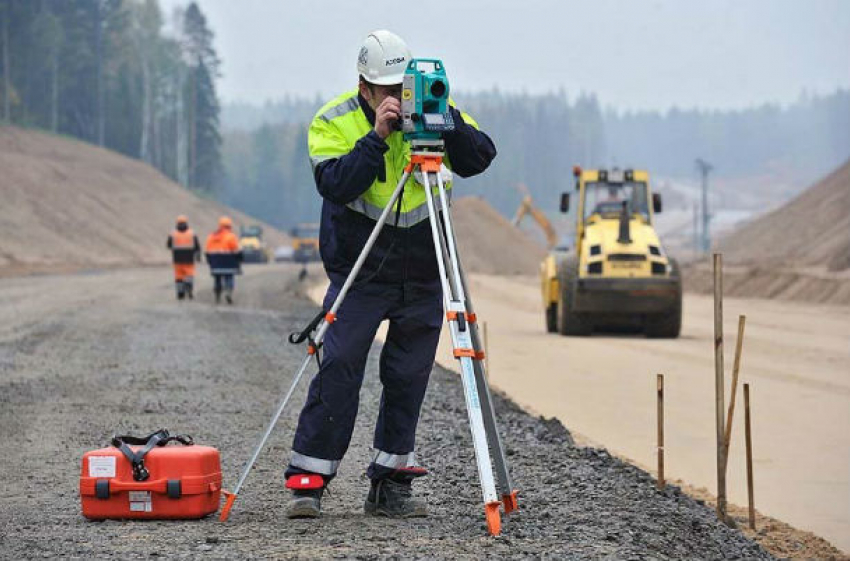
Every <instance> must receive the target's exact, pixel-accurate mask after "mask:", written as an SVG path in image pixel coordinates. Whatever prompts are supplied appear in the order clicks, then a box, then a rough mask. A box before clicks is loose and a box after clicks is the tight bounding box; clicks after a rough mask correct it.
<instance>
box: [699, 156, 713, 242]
mask: <svg viewBox="0 0 850 561" xmlns="http://www.w3.org/2000/svg"><path fill="white" fill-rule="evenodd" d="M696 165H697V169H699V172H700V175H701V176H702V251H703V252H704V253H708V252H709V251H710V250H711V234H710V232H709V225H708V222H709V219H710V216H709V212H708V172H710V171H711V170H712V169H713V166H712V165H711V164H709V163H708V162H706V161H705V160H703V159H702V158H697V160H696Z"/></svg>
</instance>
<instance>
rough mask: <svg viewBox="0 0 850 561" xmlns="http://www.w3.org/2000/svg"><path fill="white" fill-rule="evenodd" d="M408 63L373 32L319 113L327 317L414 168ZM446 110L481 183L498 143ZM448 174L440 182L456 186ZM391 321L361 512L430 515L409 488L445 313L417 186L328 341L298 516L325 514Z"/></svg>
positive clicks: (454, 157) (456, 151)
mask: <svg viewBox="0 0 850 561" xmlns="http://www.w3.org/2000/svg"><path fill="white" fill-rule="evenodd" d="M410 60H411V54H410V50H409V49H408V47H407V45H406V44H405V42H404V41H403V40H402V39H401V38H400V37H398V36H397V35H395V34H393V33H391V32H389V31H384V30H380V31H375V32H374V33H371V34H370V35H369V36H368V37H366V39H365V41H364V43H363V46H362V48H361V50H360V53H359V57H358V60H357V70H358V73H359V83H358V86H357V88H356V89H354V90H352V91H349V92H347V93H344V94H342V95H340V96H339V97H337V98H335V99H334V100H332V101H331V102H329V103H328V104H326V105H325V106H324V107H322V108H321V109H320V110H319V111H318V113H317V114H316V116H315V117H314V119H313V121H312V123H311V125H310V129H309V132H308V147H309V154H310V160H311V163H312V166H313V176H314V179H315V182H316V187H317V188H318V191H319V194H320V195H321V196H322V197H323V199H324V201H323V206H322V219H321V228H320V243H319V247H320V250H321V256H322V261H323V263H324V267H325V270H326V272H327V274H328V277H329V279H330V281H331V282H330V287H329V289H328V291H327V294H326V295H325V299H324V309H325V310H328V309H329V308H330V306H331V304H332V303H333V301H334V299H335V297H336V296H337V294H338V293H339V291H340V288H341V287H342V285H343V283H344V281H345V279H346V277H347V276H348V273H349V272H350V271H351V268H352V266H353V264H354V262H355V260H356V258H357V256H358V254H359V253H360V251H361V250H362V249H363V247H364V243H365V241H366V239H367V237H368V236H369V234H370V233H371V231H372V229H373V227H374V226H375V223H376V220H377V218H378V216H379V215H380V213H381V212H382V210H383V209H384V207H385V206H386V203H387V201H388V200H389V198H390V196H391V194H392V192H393V191H394V190H395V188H396V185H397V183H398V181H399V179H400V178H401V175H402V173H403V168H404V166H405V165H406V164H407V162H409V161H410V147H409V145H408V143H406V142H405V141H404V138H403V136H402V133H401V132H399V131H398V130H397V128H398V127H397V123H398V122H399V118H400V117H401V102H400V98H401V83H402V77H403V75H404V71H405V68H406V66H407V64H408V62H409V61H410ZM450 111H451V113H452V117H453V119H454V122H455V125H456V128H455V130H454V131H453V132H451V133H447V134H446V135H445V139H444V140H445V147H446V152H447V159H448V161H449V162H450V165H451V168H452V169H451V172H454V173H455V174H457V175H459V176H461V177H468V176H472V175H476V174H478V173H481V172H482V171H484V170H485V169H486V168H487V166H489V164H490V162H491V160H492V159H493V158H494V157H495V155H496V149H495V147H494V145H493V142H492V141H491V140H490V138H489V137H488V136H487V135H486V134H484V133H483V132H481V131H479V130H478V126H477V124H476V123H475V121H474V120H472V118H470V117H469V116H468V115H466V114H465V113H461V112H460V111H459V110H458V109H456V108H455V107H451V109H450ZM451 172H450V171H449V170H448V169H445V170H444V171H443V172H441V173H443V175H444V178H445V179H447V180H449V179H450V175H451ZM448 187H450V183H449V184H448V185H447V188H448ZM385 319H386V320H389V330H388V332H387V336H386V341H385V343H384V346H383V350H382V352H381V359H380V379H381V382H382V384H383V395H382V397H381V403H380V411H379V414H378V421H377V426H376V427H375V437H374V448H375V455H374V458H373V459H372V462H371V463H370V464H369V466H368V469H367V475H368V477H369V478H370V479H371V488H370V489H369V492H368V495H367V498H366V503H365V511H366V513H367V514H372V515H383V516H394V517H411V516H424V515H425V514H426V510H425V504H424V502H423V501H422V500H421V499H416V498H414V497H413V494H412V488H411V483H412V480H413V479H414V478H415V477H418V476H420V475H424V474H425V473H426V471H425V470H424V469H422V468H420V467H417V464H416V462H415V459H414V437H415V434H416V425H417V422H418V420H419V410H420V406H421V405H422V399H423V397H424V395H425V389H426V386H427V384H428V377H429V375H430V372H431V368H432V367H433V364H434V355H435V353H436V348H437V341H438V339H439V335H440V328H441V325H442V319H443V314H442V290H441V285H440V281H439V274H438V270H437V261H436V255H435V252H434V242H433V238H432V236H431V230H430V225H429V221H428V212H427V206H426V199H425V190H424V188H423V187H422V186H421V184H419V183H416V182H414V180H413V178H411V180H410V181H409V182H408V184H407V187H406V188H405V191H404V193H403V195H402V202H401V205H400V207H397V208H396V207H394V209H393V210H392V214H391V215H390V218H389V219H388V221H387V226H386V227H385V228H384V229H383V230H382V232H381V234H380V236H379V237H378V240H377V243H376V245H375V247H374V248H373V249H372V251H371V253H370V254H369V256H368V258H367V260H366V262H365V265H364V267H363V269H362V270H361V272H360V274H359V276H358V279H357V281H356V282H355V284H354V286H353V288H352V289H351V291H350V292H349V293H348V296H347V298H346V299H345V301H344V302H343V304H342V306H341V308H340V309H339V312H338V315H337V319H336V321H335V322H334V323H333V325H332V326H331V327H330V329H329V331H328V332H327V335H326V337H325V339H324V345H323V347H322V350H323V357H322V362H321V367H320V369H319V373H318V374H317V375H316V377H315V378H314V379H313V380H312V382H311V384H310V388H309V391H308V396H307V400H306V403H305V405H304V408H303V409H302V411H301V416H300V418H299V421H298V428H297V430H296V433H295V438H294V443H293V446H292V455H291V458H290V460H289V466H288V468H287V470H286V478H287V487H288V488H290V489H292V492H293V497H292V499H291V500H290V502H289V504H288V505H287V516H289V517H291V518H296V517H317V516H319V515H320V512H321V497H322V492H323V489H324V487H325V486H326V485H327V484H328V482H329V481H331V479H333V477H334V476H335V475H336V472H337V468H338V466H339V464H340V461H341V460H342V458H343V455H344V454H345V452H346V449H347V448H348V444H349V441H350V439H351V434H352V430H353V428H354V421H355V417H356V415H357V407H358V396H359V393H360V385H361V383H362V381H363V375H364V369H365V367H366V357H367V355H368V353H369V348H370V346H371V345H372V341H373V340H374V338H375V333H376V331H377V329H378V325H379V324H380V323H381V321H382V320H385Z"/></svg>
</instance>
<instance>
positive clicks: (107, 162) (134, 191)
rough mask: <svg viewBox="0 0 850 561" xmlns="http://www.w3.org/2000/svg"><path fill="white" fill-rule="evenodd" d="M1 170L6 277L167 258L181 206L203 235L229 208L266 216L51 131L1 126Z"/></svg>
mask: <svg viewBox="0 0 850 561" xmlns="http://www.w3.org/2000/svg"><path fill="white" fill-rule="evenodd" d="M0 169H2V170H3V171H2V174H0V198H2V201H3V204H0V275H14V274H27V273H32V272H39V271H67V270H74V269H81V268H89V267H92V268H104V267H115V266H123V265H147V264H154V263H165V262H167V261H168V259H169V255H168V252H167V251H166V249H165V240H166V237H167V236H168V233H169V232H170V231H171V229H172V228H173V227H174V219H175V217H176V216H177V215H178V214H186V215H188V216H189V220H190V225H191V226H192V227H193V229H194V230H195V231H196V232H197V233H198V237H199V238H200V239H201V240H202V243H203V239H204V238H205V237H206V235H207V234H208V233H209V232H210V231H212V230H213V229H214V227H215V224H216V220H217V218H218V217H219V216H220V215H222V214H228V215H230V216H232V217H233V218H234V221H235V223H236V226H237V227H238V226H239V225H240V224H257V223H259V222H258V221H257V220H254V219H251V218H250V217H248V216H246V215H245V214H242V213H240V212H238V211H235V210H233V209H231V208H228V207H226V206H223V205H220V204H218V203H215V202H213V201H210V200H205V199H202V198H199V197H198V196H196V195H195V194H193V193H192V192H190V191H188V190H186V189H183V188H182V187H180V186H179V185H177V184H176V183H174V182H173V181H171V180H169V179H168V178H167V177H165V176H164V175H162V174H161V173H159V172H158V171H157V170H155V169H154V168H152V167H151V166H149V165H147V164H144V163H142V162H140V161H137V160H133V159H130V158H127V157H124V156H121V155H119V154H117V153H115V152H111V151H109V150H105V149H103V148H98V147H96V146H93V145H90V144H87V143H84V142H80V141H76V140H71V139H67V138H62V137H58V136H54V135H50V134H45V133H42V132H36V131H30V130H24V129H19V128H16V127H8V126H3V127H0ZM264 226H265V228H266V235H267V239H268V241H269V242H270V243H271V244H274V245H276V244H279V243H284V242H285V237H284V236H283V235H282V234H281V233H279V232H277V231H276V230H274V229H273V228H272V227H270V226H267V225H264Z"/></svg>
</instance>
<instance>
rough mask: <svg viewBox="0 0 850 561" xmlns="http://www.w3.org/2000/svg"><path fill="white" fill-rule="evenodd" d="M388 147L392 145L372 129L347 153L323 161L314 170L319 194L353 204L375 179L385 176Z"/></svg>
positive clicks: (330, 199)
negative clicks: (385, 157)
mask: <svg viewBox="0 0 850 561" xmlns="http://www.w3.org/2000/svg"><path fill="white" fill-rule="evenodd" d="M387 150H389V146H387V144H386V142H384V141H383V140H382V139H381V137H380V136H378V133H376V132H375V131H370V132H369V134H367V135H366V136H364V137H363V138H361V139H360V140H358V141H357V144H355V145H354V148H353V149H352V150H351V152H349V153H348V154H346V155H344V156H340V157H339V158H334V159H332V160H325V161H324V162H321V163H320V164H319V165H317V166H316V168H315V169H314V170H313V176H314V178H315V179H316V188H317V189H318V191H319V194H320V195H321V196H322V197H324V198H326V199H328V200H329V201H331V202H334V203H336V204H340V205H344V204H347V203H350V202H351V201H353V200H354V199H356V198H357V197H359V196H360V195H362V194H363V193H364V192H365V191H366V190H367V189H368V188H369V186H370V185H372V183H373V182H374V181H375V179H376V178H378V177H381V178H385V177H386V171H385V170H384V153H385V152H386V151H387Z"/></svg>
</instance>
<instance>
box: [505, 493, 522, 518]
mask: <svg viewBox="0 0 850 561" xmlns="http://www.w3.org/2000/svg"><path fill="white" fill-rule="evenodd" d="M516 494H517V492H516V491H515V490H514V491H511V493H510V494H509V495H502V504H503V505H505V514H510V513H511V512H513V511H515V510H517V509H518V508H519V504H517V497H516Z"/></svg>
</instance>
